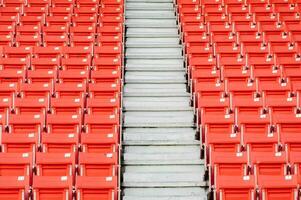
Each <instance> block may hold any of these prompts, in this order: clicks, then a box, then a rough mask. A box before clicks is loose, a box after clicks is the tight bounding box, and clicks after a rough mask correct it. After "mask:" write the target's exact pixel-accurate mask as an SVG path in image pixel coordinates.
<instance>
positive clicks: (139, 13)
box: [125, 7, 176, 20]
mask: <svg viewBox="0 0 301 200" xmlns="http://www.w3.org/2000/svg"><path fill="white" fill-rule="evenodd" d="M167 8H169V7H167ZM125 16H126V18H127V19H131V18H134V19H173V20H176V15H175V12H174V11H173V10H140V9H136V10H128V11H127V12H126V13H125Z"/></svg>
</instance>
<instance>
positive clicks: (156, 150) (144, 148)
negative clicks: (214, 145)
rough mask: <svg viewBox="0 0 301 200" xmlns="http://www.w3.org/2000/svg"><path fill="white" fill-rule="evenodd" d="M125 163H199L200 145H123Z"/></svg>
mask: <svg viewBox="0 0 301 200" xmlns="http://www.w3.org/2000/svg"><path fill="white" fill-rule="evenodd" d="M123 158H124V164H125V165H199V166H201V164H203V161H202V160H201V159H200V146H199V144H195V145H179V144H177V145H162V146H160V145H151V146H148V145H141V146H138V145H136V146H124V154H123Z"/></svg>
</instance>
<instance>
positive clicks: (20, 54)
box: [0, 43, 122, 65]
mask: <svg viewBox="0 0 301 200" xmlns="http://www.w3.org/2000/svg"><path fill="white" fill-rule="evenodd" d="M121 52H122V46H121V44H120V43H119V44H118V45H116V46H115V45H107V46H75V47H60V46H58V47H36V46H35V47H30V46H29V47H10V46H0V58H28V57H30V58H49V59H50V58H54V59H58V60H54V62H58V63H57V64H58V65H60V64H61V61H60V59H61V58H70V59H71V58H86V59H91V58H92V57H94V58H101V57H117V58H118V56H120V55H121ZM1 60H3V59H1ZM34 60H35V59H32V60H31V63H37V61H36V62H34ZM14 61H16V62H18V60H14ZM20 61H21V60H20ZM50 61H51V60H49V62H50ZM50 63H51V62H50Z"/></svg>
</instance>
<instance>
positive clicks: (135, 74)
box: [122, 0, 206, 200]
mask: <svg viewBox="0 0 301 200" xmlns="http://www.w3.org/2000/svg"><path fill="white" fill-rule="evenodd" d="M125 6H126V67H125V86H124V94H123V95H124V98H123V105H124V129H123V162H122V165H123V166H122V167H123V168H122V171H123V178H122V180H123V181H122V189H123V191H122V197H123V200H197V199H198V200H200V199H206V190H205V189H206V182H205V181H204V165H203V160H201V159H200V157H201V156H200V142H199V141H198V140H196V139H195V135H196V129H195V122H194V111H193V108H192V107H191V106H190V94H189V93H187V92H186V84H187V80H186V78H185V68H184V58H183V53H182V52H183V51H182V45H181V42H180V36H179V32H178V25H177V18H176V15H175V8H174V3H173V1H172V0H127V1H126V4H125Z"/></svg>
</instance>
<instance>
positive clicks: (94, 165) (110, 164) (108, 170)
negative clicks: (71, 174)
mask: <svg viewBox="0 0 301 200" xmlns="http://www.w3.org/2000/svg"><path fill="white" fill-rule="evenodd" d="M117 160H118V159H117V154H116V153H106V154H103V153H80V154H79V161H78V163H79V175H80V176H91V177H106V176H115V175H117V171H116V170H117V168H116V164H117Z"/></svg>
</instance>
